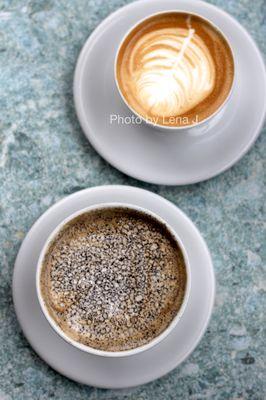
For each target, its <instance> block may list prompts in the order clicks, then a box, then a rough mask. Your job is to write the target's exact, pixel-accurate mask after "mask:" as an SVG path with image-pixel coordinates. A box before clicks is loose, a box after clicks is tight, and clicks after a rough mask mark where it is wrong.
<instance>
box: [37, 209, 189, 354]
mask: <svg viewBox="0 0 266 400" xmlns="http://www.w3.org/2000/svg"><path fill="white" fill-rule="evenodd" d="M118 207H119V208H122V209H123V208H125V209H130V210H133V211H140V212H142V213H145V214H146V215H148V216H150V217H152V218H153V219H154V220H155V221H158V222H159V223H161V224H163V225H164V226H165V227H166V228H167V230H168V231H169V232H170V234H171V236H172V237H173V238H174V239H175V240H176V242H177V244H178V246H179V248H180V250H181V252H182V254H183V257H184V262H185V268H186V275H187V281H186V289H185V295H184V299H183V302H182V305H181V307H180V308H179V310H178V312H177V314H176V315H175V317H174V318H173V320H172V321H171V323H170V324H169V325H168V327H167V328H166V329H165V330H164V331H163V332H162V333H161V334H159V335H158V336H157V337H155V338H154V339H152V340H151V341H150V342H149V343H147V344H145V345H142V346H139V347H136V348H134V349H131V350H125V351H114V352H113V351H104V350H99V349H96V348H93V347H90V346H87V345H85V344H82V343H79V342H77V341H75V340H73V339H72V338H70V337H69V336H68V335H67V334H66V333H65V332H64V331H63V330H62V329H61V328H60V327H59V325H58V324H57V323H56V322H55V321H54V319H53V318H52V317H51V315H50V314H49V311H48V310H47V307H46V305H45V300H44V298H43V296H42V292H41V280H40V278H41V270H42V267H43V261H44V257H45V254H46V253H47V251H48V249H49V246H50V244H51V242H52V241H53V240H54V239H55V237H56V236H57V234H58V233H59V232H60V231H61V230H62V229H63V228H64V227H65V225H66V224H67V223H69V222H70V221H71V220H73V219H74V218H76V217H78V216H80V215H82V214H85V213H88V212H90V211H96V210H97V211H99V210H102V209H112V208H118ZM190 287H191V271H190V264H189V260H188V256H187V252H186V250H185V248H184V245H183V243H182V241H181V240H180V238H179V237H178V235H177V233H176V232H175V231H174V230H173V229H172V228H171V227H170V226H169V224H168V223H166V222H165V221H164V220H163V219H162V218H161V217H160V216H158V215H157V214H155V213H153V212H151V211H149V210H146V209H144V208H141V207H138V206H135V205H132V204H122V203H121V204H120V203H106V204H105V203H104V204H99V205H94V206H91V207H88V208H83V209H82V210H79V211H77V212H75V213H74V214H71V215H70V216H69V217H67V218H65V219H64V220H63V221H62V222H61V223H60V224H59V225H58V226H57V227H56V228H55V229H54V230H53V232H52V233H51V234H50V235H49V237H48V239H47V240H46V242H45V244H44V246H43V248H42V251H41V253H40V256H39V259H38V263H37V270H36V289H37V296H38V300H39V303H40V307H41V310H42V312H43V314H44V316H45V318H46V319H47V321H48V322H49V324H50V325H51V327H52V328H53V329H54V331H55V332H56V333H57V334H58V335H59V336H60V337H61V338H62V339H64V340H65V341H66V342H67V343H69V344H70V345H72V346H75V347H76V348H78V349H79V350H82V351H84V352H87V353H90V354H95V355H98V356H104V357H125V356H132V355H135V354H137V353H140V352H142V351H144V350H148V349H151V348H152V347H153V346H155V345H157V344H159V343H160V342H161V341H162V340H163V339H165V338H166V336H167V335H169V334H170V332H171V331H172V330H173V329H174V328H175V327H176V325H177V324H178V322H179V320H180V318H181V317H182V315H183V313H184V311H185V308H186V306H187V302H188V298H189V294H190Z"/></svg>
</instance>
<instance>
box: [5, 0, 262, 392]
mask: <svg viewBox="0 0 266 400" xmlns="http://www.w3.org/2000/svg"><path fill="white" fill-rule="evenodd" d="M151 1H152V0H151ZM162 1H163V0H162ZM128 2H129V1H123V0H112V1H104V0H69V1H67V0H43V1H42V0H32V1H30V0H0V89H1V96H0V110H1V114H0V126H1V129H0V400H10V399H16V400H22V399H31V400H32V399H44V400H46V399H53V398H54V399H64V400H65V399H66V400H67V399H69V400H73V399H74V400H79V399H90V400H95V399H106V400H107V399H109V400H111V399H121V400H122V399H128V400H129V399H138V400H141V399H142V400H146V399H151V400H160V399H215V400H216V399H217V400H218V399H219V400H220V399H221V400H222V399H231V400H240V399H241V400H243V399H245V400H246V399H254V400H255V399H256V400H263V399H265V398H266V385H265V382H266V378H265V375H266V371H265V331H263V325H264V327H265V325H266V321H265V309H266V307H265V306H266V300H265V297H266V296H265V291H266V278H265V274H266V273H265V265H263V259H264V261H265V255H266V254H265V253H266V247H265V209H264V208H265V164H264V160H265V152H266V146H265V144H266V143H265V135H263V134H262V135H261V136H260V137H259V139H258V140H257V142H256V144H255V145H254V147H253V148H252V149H251V150H250V151H249V152H248V154H247V155H246V156H245V157H244V158H243V159H242V160H241V161H240V162H238V163H237V164H236V165H235V166H234V167H233V168H231V169H230V170H229V171H227V172H225V173H224V174H222V175H220V176H218V177H216V178H214V179H211V180H209V181H207V182H203V183H201V184H196V185H193V186H183V187H166V186H155V185H149V184H144V183H141V182H139V181H136V180H134V179H131V178H128V177H127V176H125V175H123V174H122V173H120V172H118V171H117V170H115V169H114V168H112V167H111V166H110V165H108V164H107V163H106V162H105V161H104V160H103V159H102V158H100V157H99V156H98V154H97V153H96V152H95V151H94V150H93V148H92V147H91V146H90V144H89V143H88V142H87V140H86V139H85V136H84V135H83V133H82V131H81V129H80V127H79V124H78V121H77V118H76V115H75V111H74V105H73V96H72V81H73V71H74V67H75V63H76V60H77V56H78V54H79V51H80V49H81V46H82V45H83V43H84V41H85V40H86V38H87V37H88V35H89V34H90V33H91V32H92V30H93V29H94V28H95V27H96V26H97V25H98V23H99V22H100V21H101V20H102V19H103V18H105V17H106V16H107V15H108V14H110V12H111V11H113V10H116V9H118V8H119V7H121V6H122V5H123V4H126V3H128ZM212 3H214V4H216V5H218V6H220V7H221V8H223V9H225V10H226V11H228V12H229V13H231V14H232V15H233V16H235V17H236V18H237V19H238V20H239V21H240V22H241V23H242V24H243V25H244V26H245V27H246V28H247V29H248V30H249V32H250V33H251V35H252V36H253V37H254V38H255V40H256V41H257V43H258V44H259V47H260V49H261V50H262V51H263V52H264V53H265V50H266V43H265V37H266V26H265V19H266V15H265V14H266V13H265V2H264V1H263V0H253V1H250V0H249V1H248V0H228V1H224V0H213V1H212ZM103 184H128V185H135V186H138V187H143V188H146V189H149V190H151V191H154V192H156V193H158V194H160V195H162V196H164V197H166V198H167V199H169V200H171V201H172V202H174V203H175V204H176V205H178V206H179V207H180V208H181V209H182V210H183V211H185V212H186V213H187V214H188V216H189V217H191V218H192V220H193V221H194V222H195V223H196V224H197V226H198V227H199V229H200V230H201V232H202V234H203V236H204V238H205V239H206V241H207V243H208V245H209V248H210V251H211V253H212V256H213V261H214V268H215V272H216V278H217V297H216V304H215V309H214V314H213V318H212V320H211V323H210V325H209V328H208V330H207V332H206V334H205V336H204V338H203V340H202V341H201V343H200V344H199V346H198V347H197V349H196V350H195V351H194V352H193V354H192V355H191V356H190V357H189V358H188V360H187V361H186V362H184V363H183V364H182V365H181V366H179V367H178V368H176V369H175V370H174V371H172V372H171V373H170V374H168V375H167V376H165V377H164V378H162V379H159V380H157V381H155V382H152V383H150V384H148V385H144V386H140V387H137V388H134V389H128V390H121V391H119V390H116V391H114V390H113V391H111V390H101V389H96V388H91V387H88V386H83V385H80V384H76V383H75V382H72V381H70V380H68V379H66V378H65V377H63V376H61V375H60V374H58V373H56V372H55V371H53V370H52V369H51V368H50V367H49V366H48V365H47V364H45V363H44V362H43V361H42V360H41V359H40V358H39V357H38V356H37V355H36V354H35V353H34V351H33V350H32V349H31V348H30V346H29V345H28V343H27V341H26V340H25V338H24V337H23V334H22V333H21V330H20V327H19V325H18V322H17V320H16V316H15V313H14V308H13V304H12V296H11V281H12V272H13V265H14V261H15V257H16V254H17V251H18V249H19V246H20V245H21V242H22V240H23V237H24V236H25V235H26V233H27V231H28V229H29V228H30V227H31V225H32V224H33V222H34V221H35V220H36V219H37V218H38V217H39V216H40V215H41V214H42V213H43V212H44V211H45V210H46V209H47V208H48V207H49V206H51V205H52V204H54V203H55V202H56V201H57V200H59V199H61V198H62V197H64V196H66V195H68V194H70V193H73V192H75V191H77V190H79V189H83V188H87V187H91V186H95V185H103ZM263 229H264V231H263ZM263 239H264V245H263ZM263 334H264V343H263Z"/></svg>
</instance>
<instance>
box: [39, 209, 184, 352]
mask: <svg viewBox="0 0 266 400" xmlns="http://www.w3.org/2000/svg"><path fill="white" fill-rule="evenodd" d="M40 279H41V293H42V297H43V299H44V301H45V304H46V307H47V309H48V311H49V314H50V316H51V317H52V318H53V319H54V321H55V322H56V323H57V324H58V326H59V327H60V328H61V329H62V330H63V331H64V332H65V334H66V335H67V336H69V337H70V338H72V339H74V340H75V341H77V342H80V343H83V344H85V345H88V346H90V347H93V348H96V349H100V350H106V351H124V350H128V349H133V348H136V347H138V346H141V345H144V344H146V343H148V342H150V341H151V340H152V339H154V338H155V337H157V336H158V335H159V334H160V333H162V332H163V331H164V330H165V329H166V328H167V326H168V325H169V324H170V323H171V321H172V320H173V318H174V316H175V315H176V313H177V312H178V310H179V309H180V307H181V305H182V302H183V299H184V293H185V288H186V282H187V276H186V268H185V264H184V259H183V255H182V252H181V250H180V248H179V246H178V244H177V243H176V241H175V239H174V238H173V236H172V234H171V233H170V232H169V230H168V229H167V228H166V226H164V225H163V224H161V223H159V222H158V221H157V220H155V219H154V218H152V217H150V216H148V215H147V214H145V213H142V212H138V211H132V210H129V209H124V208H114V209H102V210H100V211H91V212H88V213H86V214H83V215H82V216H79V217H77V218H75V219H74V220H72V221H70V222H69V223H68V224H67V225H66V226H65V227H64V228H63V229H62V230H61V231H60V232H59V233H58V234H57V236H56V238H55V239H54V240H53V241H52V243H51V244H50V246H49V249H48V251H47V253H46V255H45V257H44V262H43V265H42V269H41V278H40Z"/></svg>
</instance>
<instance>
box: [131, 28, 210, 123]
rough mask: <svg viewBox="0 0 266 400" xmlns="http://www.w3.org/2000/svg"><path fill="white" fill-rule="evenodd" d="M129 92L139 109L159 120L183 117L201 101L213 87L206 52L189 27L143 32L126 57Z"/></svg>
mask: <svg viewBox="0 0 266 400" xmlns="http://www.w3.org/2000/svg"><path fill="white" fill-rule="evenodd" d="M129 74H130V76H131V90H132V92H133V93H134V97H135V99H136V100H137V101H138V103H139V104H140V106H141V107H142V108H143V109H145V110H147V111H148V112H149V113H151V114H154V115H157V116H159V117H171V116H173V115H174V116H178V115H182V114H184V113H186V112H188V111H189V110H191V109H193V108H194V107H195V106H197V105H198V104H199V103H200V102H202V101H203V100H204V99H205V98H206V97H207V96H208V95H209V94H210V93H211V92H212V90H213V88H214V85H215V65H214V61H213V59H212V56H211V54H210V51H209V49H208V48H207V46H206V45H205V44H204V42H203V40H202V39H201V37H200V36H198V35H197V32H196V31H195V30H194V29H192V27H191V26H190V24H189V23H188V28H187V29H186V28H178V27H170V28H161V29H158V30H156V31H152V32H149V33H146V34H145V35H144V36H142V37H141V38H140V39H139V40H138V41H137V42H136V44H135V46H134V49H133V51H132V52H131V55H130V58H129Z"/></svg>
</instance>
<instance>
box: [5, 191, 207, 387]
mask: <svg viewBox="0 0 266 400" xmlns="http://www.w3.org/2000/svg"><path fill="white" fill-rule="evenodd" d="M113 190H114V191H121V190H122V191H124V190H125V191H131V193H130V195H132V196H134V193H135V192H136V191H137V192H139V194H140V197H141V200H140V201H141V202H145V201H146V200H147V198H146V200H145V199H144V200H143V196H144V197H145V195H147V196H148V197H149V198H150V199H151V198H152V197H153V198H154V199H155V200H157V201H158V202H161V203H162V204H164V205H165V207H170V208H171V209H172V212H174V211H175V212H176V210H178V212H179V213H180V215H181V216H182V218H184V220H185V221H186V224H187V223H188V224H189V225H190V227H191V228H192V229H193V230H194V232H195V234H196V235H197V237H198V240H200V241H201V245H202V249H203V250H204V252H205V256H206V257H207V258H208V259H209V266H208V270H209V273H210V276H209V278H210V288H211V290H210V293H209V294H208V297H209V304H208V311H207V312H206V316H207V317H206V318H205V316H204V318H205V322H204V325H203V326H202V328H201V331H200V333H199V334H198V336H197V340H194V342H193V343H192V344H190V346H189V350H188V351H187V352H185V353H184V354H183V356H182V357H180V358H179V359H178V361H176V360H175V362H174V363H173V365H171V367H170V368H169V367H168V368H167V369H166V370H164V372H159V373H158V372H157V373H154V371H152V373H150V375H149V376H148V377H147V378H144V379H143V378H142V379H138V382H137V383H133V384H132V385H128V384H126V385H124V384H123V383H120V384H119V385H108V384H104V383H103V382H102V383H101V384H99V382H97V383H96V384H95V383H93V382H92V381H90V378H89V377H88V379H86V380H84V379H80V378H79V376H78V375H75V373H69V372H68V371H67V372H66V371H65V369H64V367H61V366H58V365H57V364H55V363H54V361H53V360H52V361H51V360H50V359H49V357H48V356H46V354H42V352H41V351H39V349H38V348H37V347H38V346H37V345H35V344H32V341H31V339H29V338H28V335H27V332H25V329H24V326H25V324H24V323H23V318H22V316H21V315H20V312H19V307H18V304H19V299H18V298H17V291H16V287H17V284H18V282H17V271H18V270H19V264H20V258H22V257H23V256H24V255H23V252H24V250H25V247H26V246H28V245H29V244H28V243H27V238H28V239H29V237H30V235H31V234H32V233H33V231H34V228H35V227H36V226H38V225H39V224H40V223H44V221H45V219H46V217H47V216H48V214H49V213H50V212H51V209H52V210H55V209H56V208H58V207H60V206H61V205H62V204H63V203H65V202H67V201H68V200H69V199H70V200H73V199H74V200H75V197H76V198H77V199H78V197H79V195H80V194H81V195H82V194H83V193H87V194H90V193H93V192H97V191H100V192H101V191H104V192H106V191H107V195H108V194H109V195H110V194H111V192H112V191H113ZM108 192H109V193H108ZM101 195H104V193H103V194H99V196H101ZM111 195H112V194H111ZM77 199H76V200H77ZM93 201H94V200H93ZM108 201H110V200H108ZM138 201H139V200H138ZM138 201H136V200H133V201H132V203H133V204H136V205H139V203H138ZM105 202H107V201H102V203H105ZM100 203H101V202H99V203H97V204H100ZM93 204H95V203H93ZM144 207H145V208H147V209H149V207H148V206H147V205H144ZM151 211H152V210H151ZM173 229H174V228H173ZM174 230H175V229H174ZM177 234H178V233H177ZM35 294H36V296H37V293H35ZM12 295H13V303H14V308H15V312H16V315H17V319H18V322H19V324H20V327H21V329H22V331H23V333H24V336H25V337H26V339H27V340H28V342H29V344H30V346H31V347H32V348H33V349H34V351H35V352H36V353H37V354H38V355H39V357H40V358H41V359H43V360H44V361H45V362H46V363H47V364H48V365H49V366H50V367H52V368H53V369H54V370H56V371H57V372H59V373H60V374H62V375H64V376H66V377H68V378H69V379H71V380H74V381H77V382H79V383H82V384H86V385H92V386H95V387H99V388H106V389H117V388H128V387H135V386H138V385H142V384H146V383H148V382H151V381H153V380H155V379H158V378H160V377H162V376H164V375H166V374H167V373H169V372H170V371H171V370H173V369H174V368H176V367H177V366H178V365H180V364H181V363H182V362H183V361H184V360H185V359H187V357H188V356H189V355H190V354H191V353H192V352H193V351H194V350H195V348H196V347H197V346H198V344H199V342H200V341H201V339H202V337H203V336H204V334H205V332H206V329H207V327H208V325H209V322H210V319H211V315H212V312H213V307H214V300H215V274H214V269H213V263H212V258H211V255H210V252H209V249H208V247H207V244H206V241H205V240H204V238H203V237H202V235H201V234H200V232H199V230H198V228H197V227H196V226H195V224H194V223H193V222H192V221H191V220H190V218H189V217H188V216H187V215H186V214H185V213H184V212H183V211H182V210H180V209H179V208H178V207H177V206H175V205H174V204H173V203H171V202H170V201H169V200H167V199H165V198H163V197H162V196H160V195H158V194H155V193H153V192H150V191H148V190H145V189H141V188H138V187H133V186H124V185H103V186H96V187H92V188H87V189H83V190H81V191H78V192H76V193H73V194H71V195H69V196H67V197H64V198H63V199H61V200H59V201H58V202H56V203H55V204H53V205H52V206H51V207H50V208H48V210H46V211H45V212H44V213H43V214H42V215H41V216H40V217H39V218H38V219H37V221H36V222H35V223H34V224H33V225H32V227H31V228H30V230H29V231H28V233H27V235H26V236H25V238H24V240H23V242H22V244H21V247H20V249H19V252H18V255H17V258H16V261H15V267H14V271H13V280H12ZM36 301H37V300H36ZM39 312H40V313H41V310H39ZM47 324H48V323H47ZM23 325H24V326H23ZM177 326H178V325H177ZM175 329H176V328H175ZM62 340H63V339H62ZM165 341H167V338H165ZM65 345H66V346H68V344H67V343H65ZM158 346H159V345H158ZM156 347H157V346H155V347H154V348H153V349H155V348H156ZM153 349H151V350H150V351H151V352H152V351H153ZM76 350H77V349H76ZM77 351H79V350H77ZM147 352H148V351H147ZM143 354H145V352H143ZM88 357H92V358H93V357H97V358H98V356H94V355H89V354H88ZM136 357H137V355H136ZM101 358H102V359H103V360H104V357H101ZM113 360H114V362H115V361H116V360H117V359H113ZM59 364H60V362H59Z"/></svg>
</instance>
